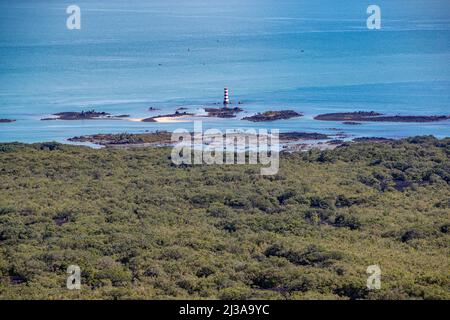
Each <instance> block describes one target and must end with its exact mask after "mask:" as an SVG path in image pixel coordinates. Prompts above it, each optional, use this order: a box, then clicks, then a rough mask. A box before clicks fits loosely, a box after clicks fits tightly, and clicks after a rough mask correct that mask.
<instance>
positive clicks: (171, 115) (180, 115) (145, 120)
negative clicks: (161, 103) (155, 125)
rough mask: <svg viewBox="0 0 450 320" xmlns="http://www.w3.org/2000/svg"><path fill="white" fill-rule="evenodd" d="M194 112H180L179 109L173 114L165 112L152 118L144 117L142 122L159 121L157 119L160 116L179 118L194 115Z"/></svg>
mask: <svg viewBox="0 0 450 320" xmlns="http://www.w3.org/2000/svg"><path fill="white" fill-rule="evenodd" d="M193 115H194V114H193V113H187V112H179V111H175V113H172V114H163V115H159V116H155V117H151V118H145V119H142V120H141V121H142V122H157V121H156V119H158V118H178V117H183V116H193Z"/></svg>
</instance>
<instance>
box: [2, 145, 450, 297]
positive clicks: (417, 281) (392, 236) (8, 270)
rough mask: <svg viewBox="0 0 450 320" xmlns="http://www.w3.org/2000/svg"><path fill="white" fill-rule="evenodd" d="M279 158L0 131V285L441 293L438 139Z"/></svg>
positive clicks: (447, 261)
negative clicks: (73, 269) (74, 272)
mask: <svg viewBox="0 0 450 320" xmlns="http://www.w3.org/2000/svg"><path fill="white" fill-rule="evenodd" d="M280 160H281V162H280V171H279V173H278V174H277V175H275V176H261V175H260V174H259V168H258V167H257V166H254V165H193V166H186V165H185V166H175V165H173V164H172V162H171V160H170V149H169V148H135V149H119V148H113V147H107V148H103V149H91V148H88V147H82V146H70V145H63V144H58V143H54V142H49V143H39V144H30V145H27V144H19V143H7V144H0V195H1V196H0V298H2V299H130V298H136V299H161V298H189V299H191V298H194V299H205V298H211V299H254V298H259V299H450V273H449V272H450V258H449V257H450V250H449V240H450V239H449V234H448V229H449V226H450V139H449V138H447V139H444V140H438V139H435V138H433V137H414V138H409V139H405V140H399V141H386V142H380V143H375V142H364V141H362V142H357V143H351V144H348V145H344V146H342V147H338V148H336V149H335V150H327V151H316V150H312V151H309V152H296V153H286V154H282V156H281V159H280ZM374 264H377V265H379V266H380V268H381V270H382V284H381V289H380V290H368V289H367V288H366V279H367V277H368V274H366V269H367V267H368V266H369V265H374ZM69 265H78V266H80V268H81V272H82V273H81V274H82V289H81V290H72V291H70V290H68V289H67V288H66V279H67V276H68V274H67V273H66V270H67V267H68V266H69Z"/></svg>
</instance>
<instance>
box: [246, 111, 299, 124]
mask: <svg viewBox="0 0 450 320" xmlns="http://www.w3.org/2000/svg"><path fill="white" fill-rule="evenodd" d="M301 116H303V114H301V113H298V112H295V111H293V110H281V111H266V112H264V113H258V114H255V115H254V116H250V117H245V118H243V119H242V120H247V121H253V122H263V121H275V120H286V119H290V118H296V117H301Z"/></svg>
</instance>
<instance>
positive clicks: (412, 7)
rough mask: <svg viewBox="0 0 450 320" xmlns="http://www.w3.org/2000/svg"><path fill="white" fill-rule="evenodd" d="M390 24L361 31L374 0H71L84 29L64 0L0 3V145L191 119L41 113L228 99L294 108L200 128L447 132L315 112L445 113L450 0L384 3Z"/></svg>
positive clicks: (131, 110) (449, 105)
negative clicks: (72, 23) (329, 118)
mask: <svg viewBox="0 0 450 320" xmlns="http://www.w3.org/2000/svg"><path fill="white" fill-rule="evenodd" d="M377 3H378V4H379V5H380V7H381V9H382V30H381V31H370V30H368V29H367V28H366V17H367V14H366V8H367V6H368V5H369V4H370V3H369V2H367V3H366V2H365V1H360V0H351V1H345V4H338V3H337V2H336V1H324V0H319V1H300V0H292V1H276V0H271V1H268V0H258V1H256V0H251V1H237V0H232V1H226V2H224V1H217V0H213V1H201V0H194V1H189V2H187V1H173V0H172V1H167V0H164V1H163V0H156V1H155V0H153V1H127V2H125V1H117V0H116V1H107V0H89V1H76V4H77V5H79V6H80V7H81V12H82V29H81V30H79V31H76V30H73V31H70V30H68V29H67V28H66V26H65V21H66V17H67V14H66V13H65V9H66V6H67V5H68V4H67V3H64V2H61V1H56V0H55V1H49V0H43V1H39V2H37V1H23V0H17V1H14V2H12V1H0V118H11V119H17V122H14V123H8V124H0V141H22V142H37V141H49V140H56V141H65V139H67V138H69V137H73V136H79V135H84V134H95V133H115V132H125V131H126V132H145V131H147V130H149V131H154V130H173V129H175V128H178V127H184V128H186V129H190V130H191V129H192V124H191V123H140V122H131V121H116V120H102V121H40V119H41V118H43V117H46V116H48V115H50V114H52V113H55V112H61V111H81V110H86V109H95V110H97V111H105V112H110V113H113V114H130V115H131V117H132V118H144V117H151V116H154V115H156V114H158V113H155V112H149V111H148V108H149V107H151V106H152V107H156V108H160V109H162V111H161V112H160V113H162V114H165V113H172V112H173V111H174V110H175V109H176V108H177V107H179V106H182V105H183V106H184V105H188V106H197V105H203V104H208V103H214V102H220V101H221V100H222V94H223V87H225V86H228V87H229V88H230V95H231V99H232V100H234V101H235V102H236V101H238V100H239V101H242V102H243V103H244V104H243V105H242V107H243V108H244V109H245V111H246V113H245V114H242V115H241V116H246V115H249V114H251V113H255V112H258V111H266V110H269V109H272V110H273V109H278V110H282V109H293V110H296V111H299V112H302V113H304V117H302V118H297V119H290V120H284V121H276V122H271V123H251V122H247V121H241V120H239V118H237V119H211V118H208V119H203V120H204V123H203V127H204V128H213V127H215V128H219V129H226V128H261V127H263V128H274V129H280V130H282V131H293V130H295V131H307V132H323V133H335V132H337V131H343V132H345V133H347V134H349V135H351V136H355V137H359V136H383V137H394V138H398V137H405V136H413V135H423V134H433V135H435V136H437V137H446V136H450V121H445V122H437V123H427V124H423V123H409V124H407V123H364V124H362V125H358V126H349V125H343V124H342V123H340V122H323V121H316V120H313V117H314V115H317V114H320V113H326V112H345V111H356V110H367V111H369V110H374V111H378V112H382V113H387V114H403V115H407V114H425V115H434V114H439V115H440V114H450V90H449V89H450V64H449V61H450V10H449V9H450V4H448V1H446V0H433V1H416V0H402V1H400V0H389V1H377Z"/></svg>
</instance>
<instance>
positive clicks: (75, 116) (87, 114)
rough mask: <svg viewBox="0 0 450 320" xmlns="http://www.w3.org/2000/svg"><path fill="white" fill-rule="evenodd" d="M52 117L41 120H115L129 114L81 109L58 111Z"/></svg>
mask: <svg viewBox="0 0 450 320" xmlns="http://www.w3.org/2000/svg"><path fill="white" fill-rule="evenodd" d="M53 115H54V116H56V117H54V118H42V119H41V120H99V119H102V120H115V119H121V118H127V117H129V115H127V114H121V115H117V116H114V115H111V114H109V113H106V112H96V111H95V110H90V111H81V112H59V113H54V114H53Z"/></svg>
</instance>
